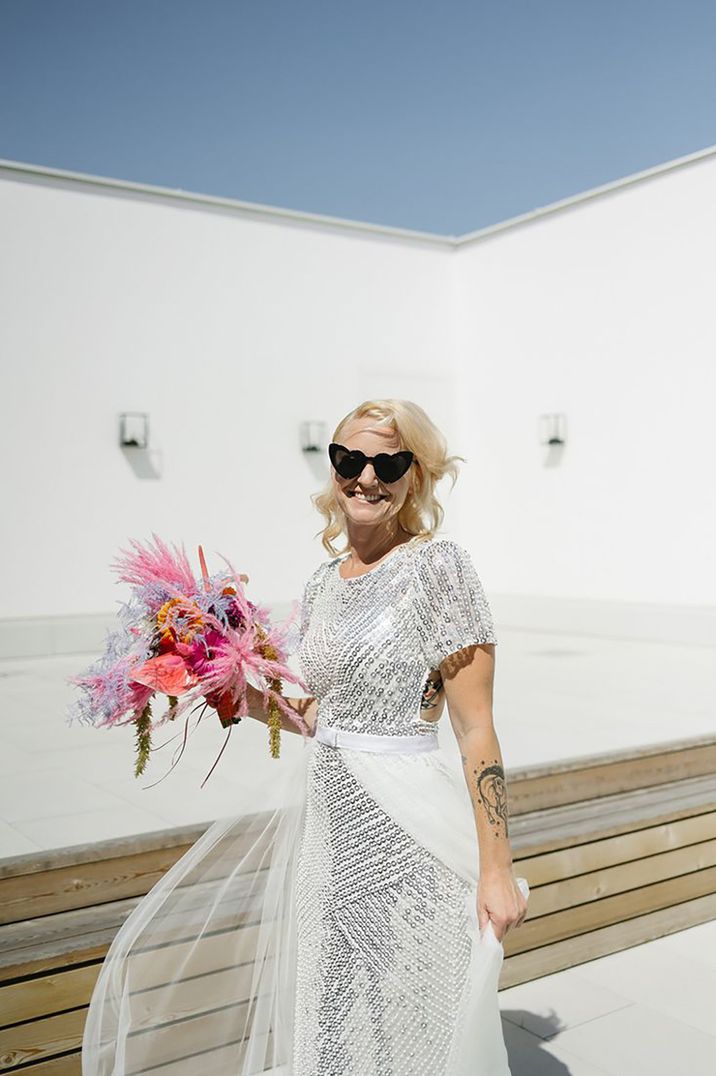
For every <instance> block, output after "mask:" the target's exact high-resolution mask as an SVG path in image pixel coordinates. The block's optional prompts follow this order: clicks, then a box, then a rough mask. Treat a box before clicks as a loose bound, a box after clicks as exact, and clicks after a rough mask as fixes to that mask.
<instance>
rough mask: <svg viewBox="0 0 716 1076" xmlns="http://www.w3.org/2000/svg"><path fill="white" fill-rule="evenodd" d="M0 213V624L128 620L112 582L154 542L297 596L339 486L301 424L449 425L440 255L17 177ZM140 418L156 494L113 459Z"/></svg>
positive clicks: (438, 247)
mask: <svg viewBox="0 0 716 1076" xmlns="http://www.w3.org/2000/svg"><path fill="white" fill-rule="evenodd" d="M0 198H1V201H0V233H2V236H3V252H2V256H1V257H0V274H1V276H0V303H1V304H2V309H1V311H0V333H1V334H2V335H1V337H0V349H1V354H2V365H3V375H4V378H5V379H6V381H5V384H6V391H4V392H3V394H2V404H1V405H0V406H1V408H2V411H1V413H0V414H1V427H2V441H3V443H2V459H3V462H4V467H3V503H4V506H5V512H4V522H3V536H2V563H3V569H4V571H3V576H4V581H3V586H2V589H1V590H0V617H5V618H8V617H10V618H12V617H20V616H35V615H38V616H40V615H54V614H73V613H75V614H77V613H82V614H90V613H96V612H103V611H105V610H111V609H113V608H114V603H115V602H116V601H117V600H118V598H120V597H123V596H125V595H124V593H123V589H122V590H120V589H118V588H117V586H116V584H115V583H114V580H113V577H112V576H111V575H110V572H109V570H108V563H109V561H110V560H111V558H112V557H113V556H114V554H115V552H116V550H117V549H118V548H119V547H120V546H121V545H124V544H125V543H126V540H127V537H128V536H133V537H137V538H143V537H149V535H150V533H151V532H152V531H156V532H157V533H158V534H160V535H161V536H163V537H164V538H166V539H168V540H183V541H184V542H185V543H186V546H187V549H188V551H189V552H190V553H193V552H194V551H195V548H196V545H197V543H199V542H202V543H203V545H204V547H205V549H206V550H207V552H210V551H212V550H216V551H219V552H221V553H223V554H225V555H226V556H228V557H229V558H230V559H232V560H233V561H234V562H235V564H236V566H237V567H238V568H239V569H240V570H242V571H248V573H249V575H250V576H251V583H250V587H251V592H252V594H253V595H254V596H255V597H259V598H260V599H261V600H263V601H266V602H267V603H272V602H274V601H288V600H290V599H292V598H294V597H298V596H299V594H300V589H301V587H302V583H303V581H304V580H305V578H306V577H307V576H308V574H309V573H310V572H311V571H312V570H313V568H314V567H315V566H316V564H317V563H318V562H319V561H320V560H323V559H325V557H326V553H325V551H324V550H323V548H322V547H321V545H320V541H319V539H318V538H314V535H315V533H316V532H317V531H318V530H319V528H320V527H321V525H322V519H321V517H320V516H319V515H318V513H317V512H316V511H315V509H314V508H313V506H312V505H311V503H310V500H309V496H310V494H311V493H313V492H314V491H316V490H317V489H318V488H320V487H321V486H322V484H323V482H324V480H325V478H326V477H327V474H328V468H327V460H324V459H323V458H321V459H320V460H317V459H315V458H308V457H306V456H304V455H303V454H302V453H301V451H300V449H299V440H298V436H299V434H298V431H299V424H300V423H301V421H303V420H304V419H314V418H315V419H322V420H325V421H326V422H327V423H328V426H329V431H328V432H329V435H330V434H331V433H332V431H333V427H334V426H335V424H336V423H337V421H338V420H339V419H340V418H341V417H342V416H343V414H345V413H346V412H347V411H348V410H350V409H351V408H352V407H354V406H355V405H356V404H357V403H359V402H360V401H361V400H363V399H365V398H368V397H370V396H374V395H382V394H391V395H399V396H403V395H406V396H412V397H413V398H415V399H416V400H417V401H418V402H419V403H422V404H424V405H425V406H426V407H428V408H432V410H433V412H434V413H435V416H436V419H437V420H438V421H440V422H441V423H444V424H446V425H453V424H454V423H453V419H452V415H451V406H452V397H453V389H454V375H453V371H452V369H451V362H452V359H453V355H454V350H455V349H454V346H453V345H452V343H451V342H450V332H451V331H452V326H453V324H454V318H453V317H452V311H451V306H450V304H451V303H452V301H453V294H452V291H451V287H450V284H451V282H450V278H449V275H448V274H447V273H446V271H445V263H446V260H447V259H448V258H450V257H451V253H450V251H449V248H447V247H446V246H445V244H442V243H438V242H436V243H434V244H431V243H429V242H420V241H409V240H406V239H400V238H395V237H393V238H391V237H390V236H383V235H380V234H372V233H370V232H365V233H362V232H360V231H351V230H347V229H340V228H331V227H322V226H318V225H310V224H301V223H300V222H292V221H290V220H281V219H280V218H276V219H271V218H265V219H250V217H247V216H245V215H242V214H241V213H239V212H231V211H222V210H219V209H212V208H211V207H194V206H191V205H189V204H187V203H182V202H177V201H174V202H172V201H171V200H170V199H162V198H152V197H141V196H128V195H126V194H125V195H123V194H122V192H121V191H111V190H110V191H103V190H101V189H99V188H98V189H94V188H92V187H88V186H86V185H78V184H72V183H63V182H58V181H52V180H49V181H46V182H45V181H38V180H37V179H33V178H32V177H28V176H26V177H14V176H13V175H11V174H8V173H6V174H5V176H4V177H3V178H2V181H0ZM124 410H139V411H148V412H150V414H151V422H152V436H153V442H154V446H155V449H156V450H157V453H158V455H159V456H160V464H161V475H162V477H161V479H160V480H147V479H139V478H138V477H137V476H136V475H135V473H134V471H133V470H132V469H131V467H130V466H129V464H128V462H127V459H126V458H125V456H124V455H123V454H122V452H121V450H120V449H119V448H118V447H117V415H118V413H119V412H120V411H124ZM213 564H214V565H215V566H216V567H219V566H220V562H219V561H218V559H216V560H214V561H213Z"/></svg>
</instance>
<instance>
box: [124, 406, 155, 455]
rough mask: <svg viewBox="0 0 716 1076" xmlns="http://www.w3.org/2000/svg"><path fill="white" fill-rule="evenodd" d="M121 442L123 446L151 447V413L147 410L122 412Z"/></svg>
mask: <svg viewBox="0 0 716 1076" xmlns="http://www.w3.org/2000/svg"><path fill="white" fill-rule="evenodd" d="M119 443H120V446H121V447H122V448H149V415H148V414H147V413H146V412H145V411H123V412H122V413H121V415H120V416H119Z"/></svg>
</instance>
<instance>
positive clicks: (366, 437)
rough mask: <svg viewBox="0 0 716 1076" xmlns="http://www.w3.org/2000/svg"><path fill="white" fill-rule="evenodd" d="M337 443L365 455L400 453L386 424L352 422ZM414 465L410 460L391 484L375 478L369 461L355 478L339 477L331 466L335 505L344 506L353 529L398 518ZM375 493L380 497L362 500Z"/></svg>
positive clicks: (399, 446) (408, 490) (410, 481)
mask: <svg viewBox="0 0 716 1076" xmlns="http://www.w3.org/2000/svg"><path fill="white" fill-rule="evenodd" d="M338 442H339V444H342V445H344V446H345V447H346V448H347V449H349V450H350V451H353V450H354V449H360V451H361V452H364V453H365V454H366V456H377V455H378V454H379V453H380V452H400V450H401V445H400V442H399V441H398V435H397V434H396V432H395V430H390V429H386V428H385V427H382V428H376V427H371V426H369V425H365V426H361V425H360V424H355V425H351V426H348V427H347V428H346V429H345V430H344V431H343V433H342V434H341V435H340V437H339V438H338ZM414 466H415V464H414V463H413V464H412V465H411V466H410V467H409V468H408V470H407V471H406V472H405V474H404V475H403V477H402V478H399V479H398V481H397V482H390V483H388V482H382V481H381V480H380V479H379V478H378V476H377V475H376V473H375V471H374V470H373V464H372V463H366V465H365V467H364V468H363V471H362V473H361V474H359V475H357V476H356V477H355V478H342V477H341V476H340V475H339V474H338V473H337V471H336V470H335V468H334V467H331V475H332V480H333V487H334V490H335V494H336V499H337V501H338V505H339V507H340V508H342V509H343V512H344V513H345V516H346V519H347V521H348V523H349V524H350V525H351V527H352V529H354V530H355V528H358V529H362V528H364V527H365V528H372V527H375V526H380V525H384V524H386V523H387V522H390V521H392V520H396V519H397V516H398V513H399V512H400V509H401V508H402V507H403V504H404V503H405V501H406V498H407V497H408V496H409V494H410V492H411V489H412V471H413V467H414ZM362 495H364V496H362ZM374 495H378V497H379V499H378V500H376V501H371V500H366V499H364V498H365V496H371V497H372V496H374Z"/></svg>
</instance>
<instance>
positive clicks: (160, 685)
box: [132, 654, 199, 695]
mask: <svg viewBox="0 0 716 1076" xmlns="http://www.w3.org/2000/svg"><path fill="white" fill-rule="evenodd" d="M132 678H133V679H134V680H136V681H137V683H139V684H146V685H147V687H152V688H154V690H155V691H161V692H162V693H163V694H165V695H183V694H184V692H185V691H188V690H189V688H192V687H194V686H195V685H196V684H197V683H198V682H199V681H198V677H196V676H195V675H194V673H193V672H191V671H190V670H189V669H187V667H186V665H185V664H184V662H183V661H182V659H181V658H180V657H179V655H178V654H160V655H159V657H156V658H150V659H149V661H145V662H144V664H143V665H140V666H139V668H137V669H133V670H132Z"/></svg>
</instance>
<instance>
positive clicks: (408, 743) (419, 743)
mask: <svg viewBox="0 0 716 1076" xmlns="http://www.w3.org/2000/svg"><path fill="white" fill-rule="evenodd" d="M316 739H317V740H318V741H319V742H320V743H325V744H328V746H329V747H347V748H349V749H350V750H353V751H404V752H409V753H410V754H413V753H415V752H417V751H437V749H438V747H439V744H438V736H437V733H436V732H427V733H424V734H423V733H418V734H417V735H415V736H378V735H377V734H374V733H372V732H347V731H346V730H344V729H337V728H333V726H332V725H319V726H318V728H317V729H316Z"/></svg>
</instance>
